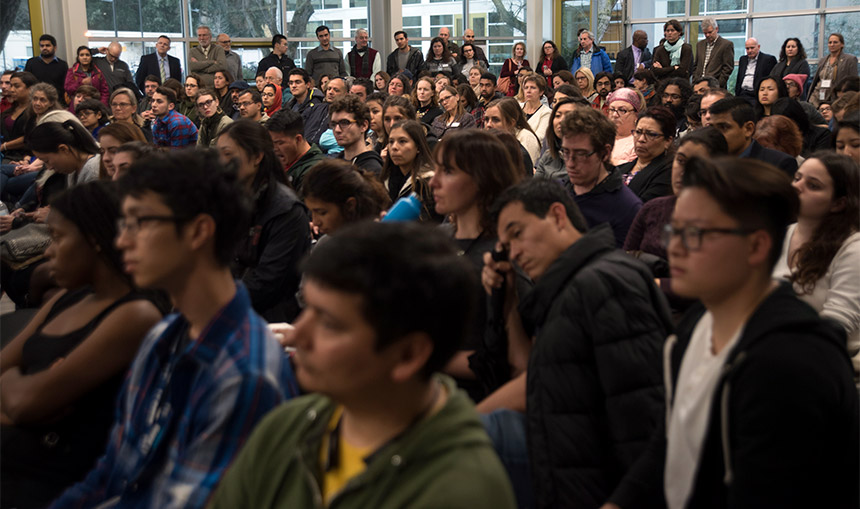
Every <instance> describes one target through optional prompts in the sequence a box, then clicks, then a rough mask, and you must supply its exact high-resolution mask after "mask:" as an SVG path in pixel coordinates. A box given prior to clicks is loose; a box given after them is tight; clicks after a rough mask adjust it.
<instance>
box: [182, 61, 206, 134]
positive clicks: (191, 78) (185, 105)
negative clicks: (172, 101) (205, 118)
mask: <svg viewBox="0 0 860 509" xmlns="http://www.w3.org/2000/svg"><path fill="white" fill-rule="evenodd" d="M202 84H203V78H201V77H200V75H198V74H195V73H191V74H189V75H188V77H187V78H185V86H184V90H183V93H182V95H179V96H177V97H179V98H180V100H179V103H178V104H177V105H176V111H178V112H179V113H181V114H183V115H185V116H186V117H188V119H189V120H191V121H192V122H194V125H196V126H197V127H198V128H199V127H200V114H199V111H198V110H197V94H198V93H200V85H202Z"/></svg>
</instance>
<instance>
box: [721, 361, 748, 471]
mask: <svg viewBox="0 0 860 509" xmlns="http://www.w3.org/2000/svg"><path fill="white" fill-rule="evenodd" d="M746 355H747V353H746V352H745V351H744V352H741V353H739V354H738V356H737V357H736V358H735V360H734V362H733V363H732V364H726V365H725V366H723V373H722V379H723V393H722V394H721V395H720V440H721V442H722V446H723V463H724V464H725V471H726V473H725V475H724V476H723V484H725V485H726V486H731V485H732V482H734V471H733V469H732V451H731V447H730V444H729V395H730V394H729V393H730V392H731V388H732V384H731V382H729V380H728V378H729V374H730V373H731V371H732V370H733V369H735V368H736V367H738V365H739V364H740V363H741V362H743V360H744V358H745V357H746Z"/></svg>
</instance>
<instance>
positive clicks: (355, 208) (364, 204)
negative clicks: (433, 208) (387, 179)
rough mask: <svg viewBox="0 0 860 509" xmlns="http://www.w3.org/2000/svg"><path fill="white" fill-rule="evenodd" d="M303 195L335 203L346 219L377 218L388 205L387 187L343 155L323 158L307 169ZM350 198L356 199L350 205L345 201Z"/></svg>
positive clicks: (350, 220)
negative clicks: (341, 157)
mask: <svg viewBox="0 0 860 509" xmlns="http://www.w3.org/2000/svg"><path fill="white" fill-rule="evenodd" d="M302 198H303V199H307V198H313V199H316V200H320V201H324V202H327V203H331V204H333V205H335V206H336V207H337V208H338V210H340V213H341V215H342V216H343V217H344V219H346V222H349V223H352V222H355V221H360V220H362V219H371V220H372V219H376V218H378V217H379V214H380V213H381V212H382V211H383V210H385V209H387V208H388V207H389V206H390V205H391V197H389V196H388V190H387V189H385V188H384V187H383V186H382V183H381V182H380V181H379V179H377V178H376V175H375V174H373V173H370V172H368V171H362V170H360V169H359V168H358V167H356V166H355V165H354V164H352V163H350V162H349V161H344V160H342V159H329V158H324V159H323V160H322V161H320V162H319V163H317V164H315V165H314V167H313V168H311V169H310V170H308V172H307V174H306V175H305V178H304V179H303V180H302ZM350 198H353V199H354V200H355V203H354V204H353V205H352V206H349V205H348V203H347V202H348V201H349V199H350Z"/></svg>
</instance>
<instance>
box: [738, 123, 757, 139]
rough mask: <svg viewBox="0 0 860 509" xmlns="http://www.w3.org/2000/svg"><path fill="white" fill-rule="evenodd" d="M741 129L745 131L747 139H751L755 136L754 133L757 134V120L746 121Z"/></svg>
mask: <svg viewBox="0 0 860 509" xmlns="http://www.w3.org/2000/svg"><path fill="white" fill-rule="evenodd" d="M741 129H742V130H743V131H744V136H745V137H746V138H747V139H750V138H752V137H753V134H755V122H752V121H749V122H744V125H743V126H741Z"/></svg>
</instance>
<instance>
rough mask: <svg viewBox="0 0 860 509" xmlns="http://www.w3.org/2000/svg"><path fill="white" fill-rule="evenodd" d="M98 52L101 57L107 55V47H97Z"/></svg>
mask: <svg viewBox="0 0 860 509" xmlns="http://www.w3.org/2000/svg"><path fill="white" fill-rule="evenodd" d="M98 51H99V53H101V54H102V55H104V54H106V53H107V51H108V49H107V46H99V47H98Z"/></svg>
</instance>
